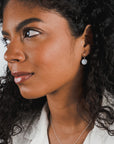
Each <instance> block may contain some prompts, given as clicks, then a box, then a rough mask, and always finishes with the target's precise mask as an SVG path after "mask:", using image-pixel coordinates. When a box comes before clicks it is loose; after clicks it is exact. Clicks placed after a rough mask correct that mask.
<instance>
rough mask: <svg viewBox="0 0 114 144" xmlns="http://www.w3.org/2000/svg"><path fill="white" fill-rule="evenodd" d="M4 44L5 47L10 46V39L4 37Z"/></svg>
mask: <svg viewBox="0 0 114 144" xmlns="http://www.w3.org/2000/svg"><path fill="white" fill-rule="evenodd" d="M2 42H3V45H4V46H5V47H6V46H8V45H9V44H10V42H11V41H10V40H9V39H8V38H5V37H4V38H2Z"/></svg>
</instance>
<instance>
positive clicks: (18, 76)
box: [12, 72, 34, 84]
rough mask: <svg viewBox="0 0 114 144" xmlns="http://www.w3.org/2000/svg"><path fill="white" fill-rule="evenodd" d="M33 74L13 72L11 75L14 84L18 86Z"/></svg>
mask: <svg viewBox="0 0 114 144" xmlns="http://www.w3.org/2000/svg"><path fill="white" fill-rule="evenodd" d="M33 74H34V73H28V72H14V73H12V75H13V76H14V82H15V83H16V84H20V83H23V82H25V81H26V80H28V79H29V78H30V77H32V75H33Z"/></svg>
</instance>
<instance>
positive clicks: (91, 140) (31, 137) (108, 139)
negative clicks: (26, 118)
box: [12, 105, 114, 144]
mask: <svg viewBox="0 0 114 144" xmlns="http://www.w3.org/2000/svg"><path fill="white" fill-rule="evenodd" d="M47 113H48V109H47V106H46V105H45V106H44V107H43V109H42V112H41V115H40V118H39V119H38V120H36V121H35V122H34V124H33V125H32V126H30V127H29V128H28V129H27V131H26V132H22V133H20V134H18V135H16V136H13V137H12V138H13V144H49V140H48V133H47V129H48V124H49V122H48V116H47ZM83 144H114V136H110V135H108V133H107V131H106V130H104V129H100V128H98V127H96V126H94V128H93V129H92V130H91V131H90V132H89V134H88V135H87V137H86V139H85V141H84V143H83Z"/></svg>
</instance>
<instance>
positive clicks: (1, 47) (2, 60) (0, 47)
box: [0, 24, 7, 76]
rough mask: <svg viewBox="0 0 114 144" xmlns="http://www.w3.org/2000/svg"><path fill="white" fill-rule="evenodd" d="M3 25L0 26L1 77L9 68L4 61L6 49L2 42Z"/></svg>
mask: <svg viewBox="0 0 114 144" xmlns="http://www.w3.org/2000/svg"><path fill="white" fill-rule="evenodd" d="M1 29H2V28H1V24H0V76H2V75H4V74H5V69H6V66H7V62H6V61H5V60H4V53H5V51H6V48H5V47H4V45H3V42H2V34H1Z"/></svg>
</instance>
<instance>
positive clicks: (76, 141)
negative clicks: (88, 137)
mask: <svg viewBox="0 0 114 144" xmlns="http://www.w3.org/2000/svg"><path fill="white" fill-rule="evenodd" d="M91 122H92V121H90V122H89V124H88V125H87V126H86V127H85V129H84V130H83V131H82V132H81V134H80V135H79V137H78V138H77V139H76V140H75V141H74V143H73V144H77V143H78V141H79V140H80V138H81V137H82V135H83V134H84V133H85V131H86V130H87V128H88V127H89V126H90V124H91ZM51 126H52V130H53V133H54V135H55V137H56V139H57V141H58V143H59V144H62V142H61V140H60V139H59V137H58V136H57V134H56V131H55V128H54V125H53V122H52V120H51Z"/></svg>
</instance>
